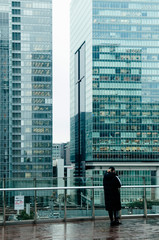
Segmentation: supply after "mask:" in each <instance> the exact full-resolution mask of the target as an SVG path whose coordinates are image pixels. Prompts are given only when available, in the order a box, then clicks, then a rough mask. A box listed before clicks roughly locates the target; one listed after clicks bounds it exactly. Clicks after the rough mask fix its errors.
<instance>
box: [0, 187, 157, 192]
mask: <svg viewBox="0 0 159 240" xmlns="http://www.w3.org/2000/svg"><path fill="white" fill-rule="evenodd" d="M102 188H103V186H73V187H64V186H63V187H31V188H0V192H2V191H6V192H7V191H36V190H37V191H40V190H42V191H43V190H71V189H72V190H73V189H102ZM121 188H159V185H124V186H122V187H121Z"/></svg>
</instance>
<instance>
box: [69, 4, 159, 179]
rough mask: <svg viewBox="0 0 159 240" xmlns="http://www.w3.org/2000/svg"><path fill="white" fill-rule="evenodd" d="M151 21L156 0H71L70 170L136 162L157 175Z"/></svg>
mask: <svg viewBox="0 0 159 240" xmlns="http://www.w3.org/2000/svg"><path fill="white" fill-rule="evenodd" d="M158 21H159V2H158V1H156V0H155V1H152V2H150V1H148V0H142V1H139V0H134V1H122V0H118V1H117V0H113V1H109V0H87V1H86V0H85V1H84V0H78V1H77V0H72V4H71V52H70V55H71V61H70V62H71V148H70V150H71V161H73V162H77V163H78V164H76V165H77V167H76V168H77V169H81V170H82V168H83V169H84V168H85V169H86V170H87V169H93V168H96V167H101V168H102V167H103V168H104V167H106V166H109V165H110V164H113V165H115V166H120V165H121V166H123V167H124V166H126V165H127V167H128V166H129V164H130V165H131V166H134V167H135V166H137V165H138V164H139V163H140V166H139V169H138V172H139V170H141V169H142V170H143V173H144V170H145V171H146V170H147V169H148V170H149V171H150V175H153V176H154V175H155V174H156V175H158V166H159V164H158V163H159V47H158V46H159V26H158ZM77 53H78V57H77ZM83 69H84V70H83ZM79 106H80V107H79ZM83 115H84V119H83V117H82V116H83ZM83 139H84V140H83ZM83 144H84V147H83ZM83 149H84V150H83ZM132 163H133V164H132ZM124 164H125V165H124ZM83 166H85V167H83ZM148 166H149V167H148ZM121 168H122V167H121ZM125 169H126V168H125ZM136 170H137V169H136ZM148 175H149V174H148Z"/></svg>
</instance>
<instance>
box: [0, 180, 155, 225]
mask: <svg viewBox="0 0 159 240" xmlns="http://www.w3.org/2000/svg"><path fill="white" fill-rule="evenodd" d="M129 189H131V190H133V189H142V193H143V195H142V196H141V197H142V203H143V214H140V216H143V217H147V216H150V215H151V216H152V215H153V216H156V215H157V214H148V212H147V210H148V209H147V197H146V190H147V189H151V190H152V189H157V191H159V185H132V186H122V188H121V191H122V190H129ZM77 190H81V191H86V190H87V191H88V190H89V194H90V197H85V199H86V201H87V199H89V202H90V201H91V204H90V203H89V204H90V208H89V213H90V215H89V216H88V218H89V219H95V218H97V216H96V214H95V211H96V208H100V205H99V204H98V205H96V204H95V197H96V196H95V191H97V190H100V191H101V192H104V191H103V186H73V187H31V188H0V194H1V196H2V202H3V206H2V215H3V219H2V221H1V224H3V225H5V224H6V223H8V220H6V216H7V213H6V209H11V208H9V207H8V206H7V205H8V201H10V198H9V197H8V199H9V200H8V199H7V194H8V196H10V195H11V197H12V198H13V197H14V196H15V195H16V194H17V193H19V192H22V193H23V194H25V193H26V192H28V191H29V192H32V197H33V198H34V201H33V206H32V209H33V210H34V217H33V219H32V220H31V221H32V222H34V223H36V222H38V221H40V220H41V219H39V218H38V208H37V205H38V201H37V198H38V193H39V192H40V191H42V192H43V196H44V197H45V196H46V195H47V194H48V195H49V197H50V191H63V194H62V197H63V202H62V203H63V204H62V205H61V203H59V209H60V208H61V206H62V209H63V217H61V218H60V220H62V221H67V220H68V219H69V217H67V211H72V212H73V211H75V209H76V208H77V207H78V209H80V207H81V206H79V205H78V204H75V203H74V205H70V206H69V207H68V206H67V197H68V194H67V192H68V191H77ZM46 191H47V194H44V193H45V192H46ZM158 195H159V194H158ZM81 196H84V194H83V193H82V195H81ZM75 197H76V198H77V197H79V196H78V195H77V194H76V193H75ZM157 203H158V205H157V206H159V200H157ZM10 204H11V203H10ZM12 204H13V203H12ZM85 205H86V210H85V211H88V203H87V202H86V204H85ZM72 206H74V207H73V208H71V207H72ZM53 207H54V202H53ZM12 208H13V207H12ZM103 209H104V205H103ZM52 212H53V210H52ZM104 213H105V212H103V216H102V217H106V214H105V215H104ZM78 218H79V217H78V216H74V217H73V219H78ZM81 218H83V219H84V218H85V217H80V219H81ZM49 220H51V219H49ZM52 220H54V221H55V220H56V221H57V219H55V218H54V219H52ZM12 222H14V220H13V221H12Z"/></svg>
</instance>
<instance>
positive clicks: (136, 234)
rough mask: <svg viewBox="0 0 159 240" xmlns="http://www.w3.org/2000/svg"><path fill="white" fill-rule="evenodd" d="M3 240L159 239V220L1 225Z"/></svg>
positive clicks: (0, 237)
mask: <svg viewBox="0 0 159 240" xmlns="http://www.w3.org/2000/svg"><path fill="white" fill-rule="evenodd" d="M0 239H1V240H52V239H53V240H122V239H126V240H129V239H136V240H140V239H144V240H146V239H149V240H154V239H157V240H158V239H159V218H148V219H147V220H146V219H144V218H138V219H123V220H122V225H120V226H114V227H110V225H109V221H108V220H95V221H74V222H67V223H61V222H60V223H39V224H37V225H33V224H32V225H31V224H27V225H26V224H24V225H8V226H5V227H2V226H0Z"/></svg>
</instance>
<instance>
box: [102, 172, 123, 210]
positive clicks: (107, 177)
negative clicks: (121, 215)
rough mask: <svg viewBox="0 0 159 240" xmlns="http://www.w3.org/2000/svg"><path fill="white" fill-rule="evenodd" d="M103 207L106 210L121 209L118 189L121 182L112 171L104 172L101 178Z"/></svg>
mask: <svg viewBox="0 0 159 240" xmlns="http://www.w3.org/2000/svg"><path fill="white" fill-rule="evenodd" d="M103 186H104V196H105V209H106V210H107V211H111V210H113V211H119V210H121V202H120V191H119V188H120V187H121V182H120V180H119V178H118V177H117V176H116V174H115V173H113V172H106V173H105V174H104V178H103Z"/></svg>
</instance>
